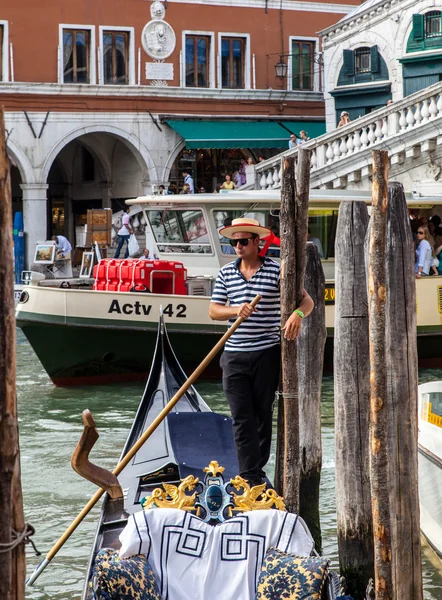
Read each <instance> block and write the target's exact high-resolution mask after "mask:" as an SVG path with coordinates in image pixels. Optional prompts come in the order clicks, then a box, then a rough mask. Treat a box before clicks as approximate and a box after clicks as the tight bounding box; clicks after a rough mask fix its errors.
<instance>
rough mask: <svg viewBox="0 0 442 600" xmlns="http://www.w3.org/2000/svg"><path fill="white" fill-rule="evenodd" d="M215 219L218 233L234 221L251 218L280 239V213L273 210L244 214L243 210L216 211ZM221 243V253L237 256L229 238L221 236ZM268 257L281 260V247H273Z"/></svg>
mask: <svg viewBox="0 0 442 600" xmlns="http://www.w3.org/2000/svg"><path fill="white" fill-rule="evenodd" d="M214 217H215V223H216V228H217V229H218V231H219V230H220V229H221V228H222V227H227V226H228V225H230V224H231V223H232V220H233V219H239V218H240V217H249V218H250V219H256V220H257V221H259V223H260V224H261V225H263V226H264V227H268V228H269V229H270V230H271V231H272V232H273V233H274V234H275V235H276V236H278V237H279V211H273V210H272V211H271V212H270V211H269V210H251V211H247V212H244V211H243V210H215V211H214ZM219 241H220V243H221V251H222V253H223V254H235V250H234V249H233V248H232V246H231V245H230V242H229V240H228V239H227V238H225V237H223V236H222V235H220V236H219ZM267 256H270V257H273V258H279V246H277V245H271V246H270V248H269V250H268V252H267Z"/></svg>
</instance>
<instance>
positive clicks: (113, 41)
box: [103, 31, 129, 85]
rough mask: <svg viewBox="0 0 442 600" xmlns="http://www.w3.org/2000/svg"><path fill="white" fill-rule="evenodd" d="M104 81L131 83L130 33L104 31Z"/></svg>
mask: <svg viewBox="0 0 442 600" xmlns="http://www.w3.org/2000/svg"><path fill="white" fill-rule="evenodd" d="M103 83H107V84H114V85H126V84H128V83H129V33H128V32H127V31H103Z"/></svg>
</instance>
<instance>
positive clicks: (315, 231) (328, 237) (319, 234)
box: [308, 210, 338, 259]
mask: <svg viewBox="0 0 442 600" xmlns="http://www.w3.org/2000/svg"><path fill="white" fill-rule="evenodd" d="M337 224H338V211H337V210H309V211H308V227H309V230H310V241H312V242H313V243H314V244H315V245H316V246H317V248H318V251H319V255H320V256H321V258H324V259H326V258H334V256H335V238H336V226H337Z"/></svg>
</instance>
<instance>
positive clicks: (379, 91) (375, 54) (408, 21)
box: [321, 0, 442, 131]
mask: <svg viewBox="0 0 442 600" xmlns="http://www.w3.org/2000/svg"><path fill="white" fill-rule="evenodd" d="M321 35H322V40H323V50H324V88H325V101H326V123H327V131H331V130H332V129H334V128H335V127H336V125H337V123H338V122H339V118H340V114H341V112H342V111H344V110H345V111H347V112H348V113H349V115H350V118H351V119H352V120H354V119H355V118H357V117H361V116H364V115H367V114H369V113H370V112H372V111H373V110H375V109H378V108H381V107H382V106H385V105H386V104H387V102H388V101H389V100H393V101H396V100H400V99H402V98H404V97H406V96H409V95H410V94H413V93H415V92H418V91H419V90H422V89H424V88H427V87H428V86H430V85H432V84H435V83H437V82H439V81H441V79H442V10H441V5H440V2H436V0H367V2H364V3H363V4H361V5H360V6H359V7H357V8H356V9H355V10H354V11H353V12H352V13H350V14H349V15H346V16H345V17H343V18H342V19H341V20H340V21H339V22H338V23H336V24H334V25H332V26H331V27H328V28H326V29H324V30H323V31H322V32H321Z"/></svg>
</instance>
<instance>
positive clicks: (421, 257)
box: [414, 225, 433, 279]
mask: <svg viewBox="0 0 442 600" xmlns="http://www.w3.org/2000/svg"><path fill="white" fill-rule="evenodd" d="M432 262H433V249H432V247H431V244H430V232H429V231H428V227H424V226H422V225H420V226H419V228H418V230H417V247H416V262H415V264H414V271H415V273H416V277H417V279H420V278H421V277H423V276H425V275H429V274H430V268H431V263H432Z"/></svg>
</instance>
